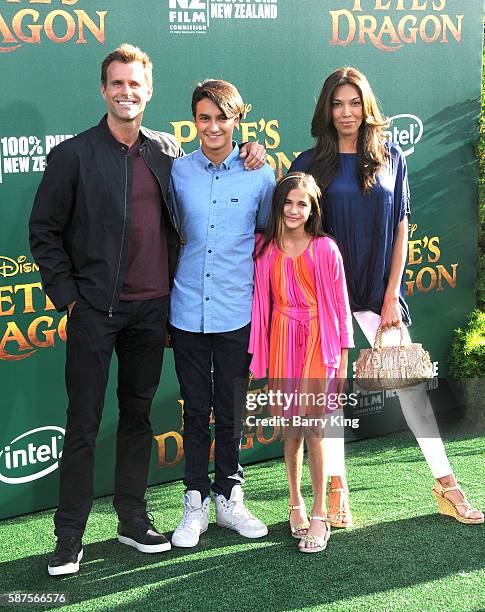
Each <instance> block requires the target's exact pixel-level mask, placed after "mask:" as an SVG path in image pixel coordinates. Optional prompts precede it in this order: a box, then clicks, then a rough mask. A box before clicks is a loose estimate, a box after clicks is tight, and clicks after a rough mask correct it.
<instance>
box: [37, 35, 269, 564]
mask: <svg viewBox="0 0 485 612" xmlns="http://www.w3.org/2000/svg"><path fill="white" fill-rule="evenodd" d="M101 94H102V96H103V98H104V100H105V101H106V106H107V114H106V115H105V116H104V117H103V118H102V119H101V121H100V123H99V124H98V125H97V126H95V127H93V128H91V129H89V130H87V131H86V132H83V133H81V134H79V135H78V136H76V137H75V138H72V139H70V140H68V141H65V142H63V143H62V144H60V145H59V146H58V147H56V148H54V149H53V150H52V151H51V153H50V154H49V158H48V166H47V169H46V171H45V174H44V176H43V179H42V182H41V184H40V186H39V189H38V191H37V194H36V197H35V202H34V207H33V210H32V215H31V220H30V244H31V250H32V254H33V255H34V257H35V260H36V261H37V263H38V264H39V267H40V273H41V276H42V280H43V285H44V289H45V291H46V293H47V294H48V295H49V297H50V298H51V300H52V301H53V303H54V305H55V306H56V308H57V309H58V310H66V309H67V312H68V322H67V332H68V340H67V350H66V386H67V392H68V396H69V405H68V409H67V425H66V436H65V442H64V449H63V456H62V461H61V467H60V494H59V507H58V510H57V512H56V514H55V518H54V522H55V534H56V536H57V546H56V548H55V551H54V554H53V556H52V558H51V559H50V561H49V565H48V571H49V574H51V575H54V576H56V575H62V574H71V573H74V572H77V571H78V569H79V561H80V560H81V558H82V555H83V549H82V535H83V533H84V529H85V526H86V521H87V518H88V515H89V512H90V509H91V505H92V500H93V465H94V450H95V443H96V435H97V432H98V428H99V423H100V420H101V414H102V410H103V403H104V394H105V390H106V384H107V380H108V370H109V364H110V361H111V357H112V354H113V350H115V351H116V354H117V356H118V400H119V413H120V416H119V423H118V431H117V445H116V472H115V495H114V499H113V504H114V507H115V509H116V512H117V514H118V518H119V523H118V540H119V541H120V542H121V543H123V544H127V545H129V546H133V547H134V548H136V549H138V550H140V551H142V552H146V553H154V552H162V551H166V550H169V549H170V543H169V542H168V541H167V540H166V538H165V537H164V536H163V535H162V534H160V533H158V532H157V530H156V529H155V527H154V525H153V523H152V521H151V520H150V518H149V516H148V514H147V511H146V501H145V499H144V495H145V491H146V486H147V477H148V467H149V460H150V451H151V442H152V430H151V425H150V418H149V413H150V406H151V402H152V398H153V395H154V393H155V391H156V389H157V386H158V383H159V379H160V372H161V367H162V357H163V343H164V336H165V325H166V316H167V309H168V293H169V286H170V284H171V279H172V278H173V272H174V270H175V266H176V264H177V259H178V252H179V245H180V238H179V233H178V230H177V227H176V225H175V223H174V220H173V218H172V215H171V212H170V209H169V207H168V206H167V201H168V186H169V178H170V170H171V166H172V161H173V159H174V158H177V157H179V156H181V155H183V151H182V150H181V148H180V146H179V145H178V143H177V142H176V140H175V139H174V137H173V136H171V135H169V134H164V133H160V132H154V131H152V130H148V129H146V128H144V127H142V125H141V120H142V117H143V112H144V110H145V106H146V104H147V103H148V102H149V101H150V99H151V96H152V64H151V62H150V59H149V58H148V56H147V55H146V54H145V53H143V52H142V51H141V50H140V49H138V48H137V47H133V46H132V45H126V44H125V45H122V46H121V47H119V48H118V49H115V50H114V51H113V52H112V53H110V54H109V55H108V56H107V57H106V58H105V60H104V61H103V63H102V67H101ZM258 153H259V154H260V153H261V152H260V151H258ZM253 157H254V156H253ZM248 159H249V155H248ZM250 163H251V164H254V163H257V162H255V160H254V159H252V160H251V161H250Z"/></svg>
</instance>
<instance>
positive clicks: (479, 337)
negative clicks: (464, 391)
mask: <svg viewBox="0 0 485 612" xmlns="http://www.w3.org/2000/svg"><path fill="white" fill-rule="evenodd" d="M448 374H449V376H450V378H485V312H482V311H480V310H478V309H477V310H474V311H473V312H472V313H471V314H470V316H469V317H468V323H467V326H466V328H465V329H464V330H463V329H461V328H458V329H456V330H455V332H454V335H453V342H452V344H451V350H450V354H449V357H448Z"/></svg>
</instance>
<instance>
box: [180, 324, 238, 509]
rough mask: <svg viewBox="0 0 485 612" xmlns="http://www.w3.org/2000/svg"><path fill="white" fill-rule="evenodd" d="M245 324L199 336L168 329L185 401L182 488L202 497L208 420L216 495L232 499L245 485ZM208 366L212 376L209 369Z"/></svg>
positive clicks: (206, 477) (205, 490)
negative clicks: (234, 490)
mask: <svg viewBox="0 0 485 612" xmlns="http://www.w3.org/2000/svg"><path fill="white" fill-rule="evenodd" d="M249 331H250V325H246V326H245V327H242V328H241V329H237V330H235V331H231V332H222V333H215V334H203V333H194V332H187V331H184V330H181V329H177V328H175V327H171V336H172V343H173V349H174V358H175V369H176V371H177V376H178V379H179V383H180V394H181V396H182V399H183V400H184V454H185V477H184V485H185V487H186V490H195V491H199V492H200V494H201V497H202V499H204V498H205V497H207V496H208V495H209V493H210V489H211V481H210V478H209V475H208V464H209V451H210V444H211V436H210V428H209V419H210V413H211V407H212V408H213V409H214V417H215V478H214V484H213V485H212V489H213V491H214V492H215V493H222V494H223V495H224V496H225V497H227V498H229V497H230V496H231V491H232V488H233V486H234V485H236V484H242V483H243V482H244V478H243V469H242V467H241V466H240V465H239V447H240V443H241V434H242V415H243V409H244V395H243V394H241V393H237V391H238V390H239V391H240V390H241V385H242V386H243V388H244V382H245V386H246V387H245V388H246V389H247V379H248V367H249V356H248V345H249ZM212 368H213V377H212V372H211V370H212Z"/></svg>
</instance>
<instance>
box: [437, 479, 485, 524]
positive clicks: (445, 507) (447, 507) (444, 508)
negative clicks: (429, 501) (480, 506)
mask: <svg viewBox="0 0 485 612" xmlns="http://www.w3.org/2000/svg"><path fill="white" fill-rule="evenodd" d="M436 486H438V487H439V488H438V489H436ZM431 491H432V492H433V495H434V496H435V497H436V503H437V504H438V509H439V512H440V514H444V515H446V516H452V517H453V518H454V519H455V520H457V521H458V522H460V523H464V524H465V525H481V524H482V523H483V520H484V519H483V516H482V517H481V518H470V514H471V513H472V512H473V511H474V510H475V511H477V512H479V510H477V508H472V507H471V506H470V504H469V502H468V500H467V498H466V497H465V494H464V493H463V491H462V490H461V487H460V486H459V485H455V486H454V487H444V486H443V485H442V484H441V482H440V481H439V480H437V481H436V483H435V486H434V487H433V488H432V489H431ZM448 491H460V493H461V494H462V495H463V500H464V501H462V502H458V503H453V502H452V501H451V500H450V499H448V498H446V497H445V493H447V492H448ZM457 506H465V508H466V510H465V514H464V515H463V516H462V515H461V514H458V511H457V509H456V508H457Z"/></svg>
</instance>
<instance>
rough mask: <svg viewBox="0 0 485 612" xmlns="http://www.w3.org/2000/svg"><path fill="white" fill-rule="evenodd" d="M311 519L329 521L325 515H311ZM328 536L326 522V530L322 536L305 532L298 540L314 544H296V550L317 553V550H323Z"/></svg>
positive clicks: (328, 530)
mask: <svg viewBox="0 0 485 612" xmlns="http://www.w3.org/2000/svg"><path fill="white" fill-rule="evenodd" d="M310 520H312V521H323V522H324V523H330V521H329V519H328V517H327V516H312V517H311V519H310ZM329 537H330V525H329V524H327V531H326V532H325V535H324V537H323V538H321V537H319V536H316V535H313V534H310V533H307V534H306V535H304V536H303V537H302V538H301V540H300V542H302V543H303V542H304V543H310V544H315V546H309V547H307V546H300V545H298V550H299V551H300V552H302V553H317V552H322V550H325V549H326V548H327V544H328V538H329Z"/></svg>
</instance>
